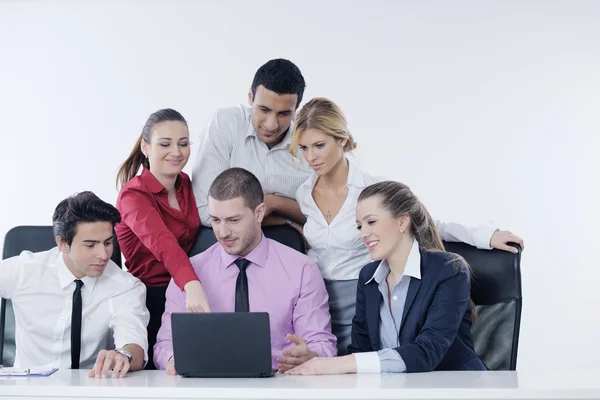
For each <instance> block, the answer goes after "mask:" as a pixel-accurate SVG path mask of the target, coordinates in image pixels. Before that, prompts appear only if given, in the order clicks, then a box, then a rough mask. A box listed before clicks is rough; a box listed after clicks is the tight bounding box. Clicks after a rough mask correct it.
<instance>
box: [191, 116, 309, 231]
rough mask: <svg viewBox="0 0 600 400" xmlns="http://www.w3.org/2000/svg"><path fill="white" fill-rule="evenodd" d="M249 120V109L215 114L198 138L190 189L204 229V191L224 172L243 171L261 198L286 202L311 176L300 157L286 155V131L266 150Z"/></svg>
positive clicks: (287, 152)
mask: <svg viewBox="0 0 600 400" xmlns="http://www.w3.org/2000/svg"><path fill="white" fill-rule="evenodd" d="M251 116H252V109H251V108H250V107H249V106H244V105H239V106H237V107H231V108H224V109H221V110H218V111H217V112H216V113H215V115H214V117H213V119H212V121H211V123H210V125H209V126H208V129H207V130H206V131H205V132H204V134H203V135H202V137H201V142H200V148H199V150H198V153H197V154H196V161H195V163H194V168H193V170H192V188H193V190H194V195H195V197H196V204H197V206H198V212H199V213H200V220H201V221H202V224H203V225H205V226H210V225H211V221H210V217H209V215H208V207H207V206H208V190H209V189H210V185H211V184H212V183H213V181H214V180H215V178H216V177H217V175H219V174H220V173H221V172H223V171H225V170H226V169H228V168H233V167H240V168H244V169H246V170H248V171H250V172H252V173H253V174H254V175H255V176H256V177H257V178H258V180H259V181H260V184H261V185H262V188H263V191H264V192H265V194H275V195H278V196H282V197H288V198H290V199H294V198H295V196H296V190H297V189H298V186H300V184H301V183H302V182H304V181H305V180H306V178H308V176H309V175H310V173H311V172H312V169H311V168H310V166H309V165H308V163H307V162H306V161H305V160H304V157H299V158H293V157H292V156H291V155H290V153H289V150H290V143H291V137H290V133H289V131H288V132H287V133H286V134H285V138H284V139H283V141H282V142H281V143H279V144H277V145H276V146H274V147H273V148H272V149H270V150H269V148H268V147H267V145H266V144H265V143H264V142H263V141H261V140H260V138H259V137H258V135H257V134H256V130H255V129H254V125H252V119H251ZM291 129H292V127H291V126H290V128H289V130H291Z"/></svg>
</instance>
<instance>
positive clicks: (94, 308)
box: [0, 247, 150, 369]
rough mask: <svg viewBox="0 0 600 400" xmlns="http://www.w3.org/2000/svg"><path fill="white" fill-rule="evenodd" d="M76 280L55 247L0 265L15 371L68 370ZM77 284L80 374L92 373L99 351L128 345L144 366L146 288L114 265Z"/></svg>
mask: <svg viewBox="0 0 600 400" xmlns="http://www.w3.org/2000/svg"><path fill="white" fill-rule="evenodd" d="M75 279H77V278H76V277H75V276H74V275H73V274H72V273H71V271H69V269H68V268H67V266H66V265H65V262H64V259H63V256H62V253H61V252H60V251H59V249H58V247H55V248H54V249H52V250H49V251H44V252H40V253H32V252H29V251H24V252H22V253H21V254H20V255H19V256H16V257H12V258H9V259H6V260H3V261H1V262H0V296H2V297H4V298H6V299H11V301H12V304H13V309H14V312H15V323H16V334H15V336H16V338H15V339H16V340H15V341H16V357H15V365H14V366H15V367H22V368H30V367H35V366H42V365H49V364H52V365H54V366H55V367H58V368H70V367H71V313H72V304H73V300H72V297H73V290H74V289H75V282H74V281H75ZM81 280H82V281H83V287H82V289H81V297H82V318H81V321H82V322H81V356H80V360H81V361H80V368H82V369H85V368H92V367H93V365H94V363H95V362H96V357H97V356H98V353H99V352H100V350H103V349H112V348H115V347H117V348H118V347H123V346H125V345H127V344H137V345H139V346H140V347H142V348H143V349H144V360H147V358H148V356H147V351H148V337H147V331H146V326H147V325H148V321H149V319H150V314H149V313H148V310H147V309H146V288H145V287H144V284H143V283H142V282H141V281H140V280H139V279H137V278H135V277H134V276H133V275H131V274H130V273H128V272H125V271H123V270H122V269H121V268H119V267H118V266H117V265H116V264H115V263H114V262H113V261H112V260H111V261H109V263H108V265H107V266H106V269H105V270H104V273H103V274H102V275H101V276H100V277H97V278H90V277H84V278H82V279H81Z"/></svg>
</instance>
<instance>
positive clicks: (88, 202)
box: [52, 191, 121, 246]
mask: <svg viewBox="0 0 600 400" xmlns="http://www.w3.org/2000/svg"><path fill="white" fill-rule="evenodd" d="M80 222H110V223H111V224H112V225H113V228H114V226H115V224H116V223H118V222H121V214H120V213H119V210H117V209H116V208H115V207H114V206H113V205H111V204H108V203H107V202H105V201H102V200H101V199H100V198H99V197H98V196H96V195H95V194H94V193H93V192H89V191H87V192H81V193H77V194H75V195H73V196H71V197H67V198H66V199H64V200H63V201H61V202H60V203H58V206H56V209H55V210H54V215H53V216H52V230H53V231H54V236H60V238H61V239H62V240H63V241H65V242H67V244H68V245H69V246H70V245H71V244H72V243H73V238H74V237H75V233H76V232H77V224H79V223H80Z"/></svg>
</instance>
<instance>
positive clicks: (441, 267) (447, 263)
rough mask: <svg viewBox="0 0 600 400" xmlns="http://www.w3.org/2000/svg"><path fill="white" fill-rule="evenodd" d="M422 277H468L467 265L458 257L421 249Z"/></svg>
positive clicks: (443, 252)
mask: <svg viewBox="0 0 600 400" xmlns="http://www.w3.org/2000/svg"><path fill="white" fill-rule="evenodd" d="M421 258H422V260H423V264H424V267H425V268H423V269H422V270H423V271H424V275H425V274H427V275H430V276H436V277H437V278H438V279H447V278H450V277H452V276H455V275H461V274H464V275H466V276H470V270H469V265H468V264H467V262H466V261H465V259H464V258H462V257H461V256H460V255H458V254H455V253H449V252H447V251H437V250H436V251H432V250H426V249H423V248H422V249H421Z"/></svg>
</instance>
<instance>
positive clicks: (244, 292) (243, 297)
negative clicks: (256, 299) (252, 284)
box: [235, 258, 250, 312]
mask: <svg viewBox="0 0 600 400" xmlns="http://www.w3.org/2000/svg"><path fill="white" fill-rule="evenodd" d="M248 264H250V261H248V260H246V259H245V258H238V259H237V260H235V265H237V266H238V268H239V269H240V273H239V274H238V277H237V280H236V281H235V312H248V311H250V305H249V304H248V276H246V268H247V267H248Z"/></svg>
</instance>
